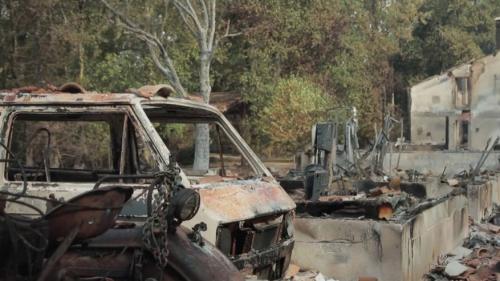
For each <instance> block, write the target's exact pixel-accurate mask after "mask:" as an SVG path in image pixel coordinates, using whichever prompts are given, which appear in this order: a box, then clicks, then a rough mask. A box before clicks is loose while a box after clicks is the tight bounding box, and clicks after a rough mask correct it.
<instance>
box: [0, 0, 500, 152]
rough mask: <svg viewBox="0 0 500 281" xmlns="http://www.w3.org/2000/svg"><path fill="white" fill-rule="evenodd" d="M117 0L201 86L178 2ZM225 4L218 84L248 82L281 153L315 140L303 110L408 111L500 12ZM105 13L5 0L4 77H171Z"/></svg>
mask: <svg viewBox="0 0 500 281" xmlns="http://www.w3.org/2000/svg"><path fill="white" fill-rule="evenodd" d="M112 2H113V3H114V5H116V7H117V8H119V10H120V11H123V12H124V14H126V15H127V16H130V18H131V19H132V20H133V21H134V22H140V23H144V25H143V26H141V27H142V28H144V29H145V30H147V31H149V32H153V33H155V34H158V35H159V36H161V39H162V40H163V41H164V42H166V43H168V47H169V50H170V53H171V57H172V59H173V60H174V63H175V66H176V68H177V72H178V74H179V77H180V80H181V81H182V83H183V85H184V87H185V88H186V89H187V90H188V91H189V92H193V91H198V89H199V83H198V78H199V72H198V71H197V70H198V66H199V64H198V61H197V57H198V56H199V53H198V50H197V47H196V42H195V40H194V39H193V38H192V36H190V34H189V32H186V29H185V28H184V27H183V25H182V19H181V18H179V16H178V14H177V13H175V12H174V11H173V10H168V9H165V6H164V5H163V1H160V0H151V1H139V0H127V1H112ZM217 9H218V11H217V14H218V15H219V16H220V18H221V19H224V20H230V27H231V31H232V32H235V31H236V32H241V33H242V34H241V35H240V36H237V37H233V38H231V40H226V41H224V42H222V43H221V44H220V45H219V48H218V49H217V53H216V54H215V57H214V61H213V63H212V74H211V75H212V78H211V81H212V82H213V85H212V90H213V91H237V92H241V93H242V94H243V95H244V97H245V98H246V100H247V101H248V102H249V103H250V104H251V112H252V115H251V118H250V119H249V120H245V122H244V125H245V126H247V128H246V131H249V140H250V141H251V142H253V143H252V145H253V146H254V147H257V148H259V149H261V150H272V148H274V147H280V148H286V149H281V151H279V152H280V153H281V152H287V153H292V152H293V151H294V150H295V149H296V148H297V147H299V146H300V145H301V144H302V143H303V142H304V141H306V140H308V138H309V135H310V126H311V125H312V123H311V124H309V125H308V126H306V124H305V123H306V122H303V121H305V120H307V121H308V122H314V121H316V120H327V119H334V120H337V121H340V122H342V121H343V120H345V118H347V117H348V112H349V111H348V110H345V109H346V108H351V107H352V106H355V107H356V108H357V110H358V114H359V115H358V117H359V124H360V137H361V139H362V141H363V140H364V141H365V142H366V141H367V140H371V138H372V137H373V127H374V124H378V126H379V127H380V123H381V120H382V116H383V114H384V113H387V111H388V109H387V108H391V109H392V107H387V104H388V103H389V101H391V100H392V97H393V96H394V99H395V101H396V103H398V104H399V105H400V110H397V109H396V110H395V111H394V112H392V113H393V114H401V115H402V116H404V112H401V111H404V110H406V105H407V103H406V100H405V97H406V89H407V87H408V86H410V85H411V84H412V83H415V82H418V81H420V80H422V79H424V78H426V77H427V76H430V75H435V74H439V73H441V72H443V71H445V70H446V69H448V68H450V67H452V66H454V65H457V64H460V63H463V62H466V61H469V60H470V59H473V58H478V57H480V56H483V55H485V54H490V53H493V52H494V49H495V43H494V38H495V36H494V30H495V27H494V21H493V19H494V18H495V17H497V16H500V3H499V2H498V0H475V1H470V0H386V1H373V0H352V1H346V0H315V1H311V0H266V1H260V0H238V1H230V0H221V1H219V3H218V5H217ZM108 15H109V14H108V12H107V11H106V10H105V9H104V8H103V7H102V5H100V1H94V0H46V1H38V0H36V1H35V0H0V46H2V47H1V48H0V88H6V87H17V86H23V85H26V84H43V83H47V82H48V83H52V84H55V85H59V84H61V83H63V82H66V81H78V82H80V83H82V84H83V85H84V87H86V88H88V89H97V90H109V91H121V90H124V89H126V88H131V87H137V86H140V85H142V84H151V83H160V82H165V81H164V80H163V78H162V76H161V73H159V71H158V70H157V69H156V68H155V66H154V63H153V62H152V61H151V59H150V58H149V52H148V50H147V48H145V47H144V44H142V43H141V42H140V41H138V40H137V39H135V38H134V37H133V36H130V34H126V33H124V32H123V30H122V29H121V28H120V27H119V26H116V25H114V24H112V23H111V22H110V21H109V17H108ZM166 26H168V29H167V28H165V27H166ZM223 28H224V24H222V26H221V29H223ZM159 30H168V31H169V32H168V33H159ZM218 32H219V33H220V32H222V33H223V32H224V30H219V31H218ZM287 89H290V90H293V91H294V93H295V94H294V95H292V93H291V92H288V93H287ZM319 97H321V98H319ZM309 99H310V100H309ZM285 100H290V101H294V102H296V103H291V102H284V101H285ZM323 100H324V102H325V105H320V104H319V101H323ZM299 105H303V107H304V108H302V106H299ZM313 107H317V108H316V110H313ZM324 108H338V109H339V110H333V111H328V112H326V113H324V114H320V112H321V111H322V110H323V109H324ZM384 111H385V112H384ZM305 112H307V113H305ZM312 112H318V113H317V115H314V114H312ZM284 114H286V116H288V117H287V118H281V117H279V118H277V116H285V115H284ZM315 114H316V113H315ZM304 116H307V117H304ZM292 117H293V118H292ZM294 118H295V119H296V120H295V121H293V119H294ZM307 118H309V119H307ZM297 120H298V121H297ZM293 122H295V123H296V124H297V127H296V128H292V127H291V126H292V125H291V124H293ZM277 128H279V129H280V130H281V129H283V130H284V131H286V134H284V133H282V132H281V131H280V130H278V129H277ZM285 136H286V137H285ZM270 148H271V149H270ZM284 150H286V151H284Z"/></svg>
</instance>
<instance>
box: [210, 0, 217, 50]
mask: <svg viewBox="0 0 500 281" xmlns="http://www.w3.org/2000/svg"><path fill="white" fill-rule="evenodd" d="M216 2H217V1H216V0H210V9H209V10H210V12H209V13H210V24H209V28H208V29H209V32H210V35H209V38H208V45H209V46H214V39H215V29H216V25H215V7H216Z"/></svg>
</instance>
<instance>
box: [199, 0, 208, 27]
mask: <svg viewBox="0 0 500 281" xmlns="http://www.w3.org/2000/svg"><path fill="white" fill-rule="evenodd" d="M198 1H199V2H200V4H201V7H202V9H203V20H204V22H205V29H206V30H208V28H209V25H210V23H209V17H210V15H209V14H208V9H207V4H206V3H205V0H198Z"/></svg>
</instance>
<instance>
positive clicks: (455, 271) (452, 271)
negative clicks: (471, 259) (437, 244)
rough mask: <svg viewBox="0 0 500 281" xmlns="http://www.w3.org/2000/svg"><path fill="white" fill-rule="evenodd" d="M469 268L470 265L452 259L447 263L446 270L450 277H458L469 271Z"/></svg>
mask: <svg viewBox="0 0 500 281" xmlns="http://www.w3.org/2000/svg"><path fill="white" fill-rule="evenodd" d="M467 269H468V267H466V266H465V265H463V264H461V263H459V262H458V261H451V262H449V263H448V264H447V265H446V268H445V269H444V272H445V273H446V275H448V276H450V277H456V276H460V275H462V273H464V272H465V271H467Z"/></svg>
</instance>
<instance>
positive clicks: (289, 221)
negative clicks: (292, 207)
mask: <svg viewBox="0 0 500 281" xmlns="http://www.w3.org/2000/svg"><path fill="white" fill-rule="evenodd" d="M293 218H294V212H293V211H292V212H289V213H288V214H286V215H285V225H284V228H285V231H283V234H284V236H285V237H284V238H285V239H290V238H292V237H293V234H294V230H295V229H294V226H293Z"/></svg>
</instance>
